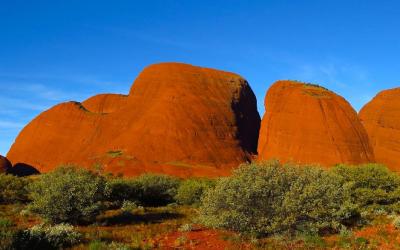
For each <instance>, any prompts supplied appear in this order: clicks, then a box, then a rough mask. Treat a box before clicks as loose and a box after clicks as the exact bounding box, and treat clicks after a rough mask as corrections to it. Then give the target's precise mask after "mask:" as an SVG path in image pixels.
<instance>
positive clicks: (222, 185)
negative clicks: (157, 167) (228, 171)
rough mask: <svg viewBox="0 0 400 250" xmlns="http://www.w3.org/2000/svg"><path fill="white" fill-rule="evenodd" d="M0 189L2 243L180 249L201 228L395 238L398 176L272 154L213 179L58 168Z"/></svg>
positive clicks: (338, 239) (310, 240)
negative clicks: (288, 161) (277, 157)
mask: <svg viewBox="0 0 400 250" xmlns="http://www.w3.org/2000/svg"><path fill="white" fill-rule="evenodd" d="M0 187H1V190H0V201H1V202H0V250H2V249H63V248H72V249H150V248H154V247H155V248H162V247H163V246H165V244H167V245H171V246H172V247H178V246H179V247H182V248H184V247H185V246H189V245H190V244H197V243H194V242H196V240H194V241H193V237H195V235H196V234H199V235H202V230H210V234H207V235H213V234H214V235H216V236H212V237H216V240H218V241H223V242H226V245H224V246H226V247H228V248H229V247H231V248H233V249H235V248H240V247H241V246H243V245H247V246H249V245H250V246H251V247H252V248H254V249H264V248H266V247H269V248H271V247H274V248H277V249H281V248H283V249H284V248H305V249H313V248H318V249H323V248H330V247H333V248H349V247H350V248H352V247H356V248H357V249H369V248H384V247H385V244H389V245H393V244H396V239H397V237H400V222H399V221H400V219H399V217H400V214H399V212H400V211H399V207H400V203H399V202H400V177H399V176H398V175H397V174H396V173H393V172H391V171H389V170H388V169H387V168H386V167H384V166H381V165H377V164H366V165H360V166H345V165H339V166H336V167H334V168H332V169H330V170H324V169H320V168H318V167H315V166H297V165H294V164H280V163H279V162H276V161H269V162H262V163H253V164H247V165H243V166H241V167H239V168H238V169H237V170H235V171H234V173H233V175H231V176H229V177H224V178H220V179H215V180H209V179H203V178H193V179H186V180H181V179H178V178H175V177H171V176H166V175H159V174H145V175H141V176H138V177H134V178H120V177H115V176H111V175H103V174H101V171H97V172H91V171H88V170H84V169H82V168H80V167H76V166H75V167H74V166H64V167H60V168H58V169H57V170H55V171H53V172H51V173H47V174H43V175H40V176H37V177H34V178H26V177H24V178H21V177H14V176H12V175H4V174H2V175H0ZM65 223H70V224H65ZM72 225H75V227H74V226H72ZM199 228H201V230H199ZM220 229H223V230H222V231H221V230H220ZM213 230H214V231H213ZM224 230H228V231H224ZM397 231H398V232H397ZM215 232H217V233H215ZM166 235H169V236H168V237H166ZM332 235H334V236H332ZM210 237H211V236H210ZM379 237H380V238H379ZM208 238H209V237H208V236H207V237H205V236H201V238H200V240H205V241H207V240H209V239H208ZM165 239H170V240H169V242H168V240H165ZM183 239H184V240H183ZM197 240H199V239H197ZM399 247H400V245H399Z"/></svg>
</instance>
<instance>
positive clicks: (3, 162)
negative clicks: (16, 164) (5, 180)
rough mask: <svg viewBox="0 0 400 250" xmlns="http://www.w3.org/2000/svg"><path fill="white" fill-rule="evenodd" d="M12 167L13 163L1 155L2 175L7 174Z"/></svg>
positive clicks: (0, 167)
mask: <svg viewBox="0 0 400 250" xmlns="http://www.w3.org/2000/svg"><path fill="white" fill-rule="evenodd" d="M11 167H12V166H11V162H10V161H9V160H8V159H7V158H6V157H4V156H2V155H0V174H1V173H6V172H7V171H8V170H9V169H10V168H11Z"/></svg>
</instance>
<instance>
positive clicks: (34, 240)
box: [11, 224, 81, 250]
mask: <svg viewBox="0 0 400 250" xmlns="http://www.w3.org/2000/svg"><path fill="white" fill-rule="evenodd" d="M80 239H81V234H80V233H79V232H77V231H76V230H75V229H74V227H73V226H71V225H68V224H58V225H54V226H44V225H37V226H34V227H32V228H30V229H27V230H20V231H18V232H17V233H16V235H15V237H14V242H13V245H12V246H13V247H12V248H11V249H24V250H25V249H26V250H28V249H29V250H30V249H64V248H66V247H71V246H73V245H75V244H77V243H79V241H80Z"/></svg>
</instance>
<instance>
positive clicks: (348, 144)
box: [258, 81, 374, 167]
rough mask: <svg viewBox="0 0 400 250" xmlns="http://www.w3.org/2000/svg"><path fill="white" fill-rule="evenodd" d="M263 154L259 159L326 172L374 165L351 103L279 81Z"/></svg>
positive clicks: (270, 100) (270, 102)
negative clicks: (316, 167)
mask: <svg viewBox="0 0 400 250" xmlns="http://www.w3.org/2000/svg"><path fill="white" fill-rule="evenodd" d="M258 153H259V157H258V158H259V159H260V160H268V159H278V160H280V161H282V162H293V163H300V164H319V165H322V166H325V167H330V166H332V165H335V164H338V163H347V164H359V163H367V162H373V161H374V155H373V151H372V148H371V146H370V143H369V141H368V136H367V133H366V131H365V129H364V127H363V126H362V124H361V122H360V120H359V118H358V116H357V113H356V112H355V111H354V109H353V108H352V107H351V106H350V104H349V103H348V102H347V101H346V100H345V99H344V98H342V97H341V96H339V95H337V94H335V93H333V92H332V91H329V90H327V89H325V88H323V87H320V86H318V85H313V84H303V83H299V82H296V81H278V82H276V83H274V84H273V85H272V86H271V87H270V89H269V90H268V92H267V94H266V97H265V114H264V117H263V119H262V122H261V130H260V137H259V143H258Z"/></svg>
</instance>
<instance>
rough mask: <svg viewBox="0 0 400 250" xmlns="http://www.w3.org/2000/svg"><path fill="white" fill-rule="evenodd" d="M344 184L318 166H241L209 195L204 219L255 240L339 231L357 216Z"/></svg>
mask: <svg viewBox="0 0 400 250" xmlns="http://www.w3.org/2000/svg"><path fill="white" fill-rule="evenodd" d="M347 193H348V191H347V190H345V187H343V185H342V183H341V182H340V181H338V180H337V178H334V176H333V175H332V174H331V173H329V172H328V171H324V170H322V169H319V168H316V167H307V166H304V167H300V166H294V165H283V166H282V165H281V164H280V163H279V162H276V161H270V162H264V163H260V164H254V163H253V164H250V165H244V166H241V167H240V168H239V169H237V170H235V172H234V174H233V175H232V176H230V177H227V178H222V179H220V180H219V181H218V182H217V184H216V187H215V188H214V189H210V190H208V191H207V193H206V194H205V196H204V197H203V199H202V205H201V207H200V221H201V222H202V223H203V224H205V225H206V226H210V227H215V228H225V229H230V230H234V231H239V232H243V233H250V234H253V235H256V236H261V235H268V234H274V233H283V232H285V233H289V234H293V233H295V232H308V231H309V232H317V233H319V232H321V231H325V230H338V229H339V228H340V226H341V225H342V224H344V223H347V222H348V221H350V220H351V219H353V218H355V217H356V216H357V215H358V214H357V211H356V210H355V209H354V207H353V206H352V204H351V203H350V202H349V198H348V196H347Z"/></svg>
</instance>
